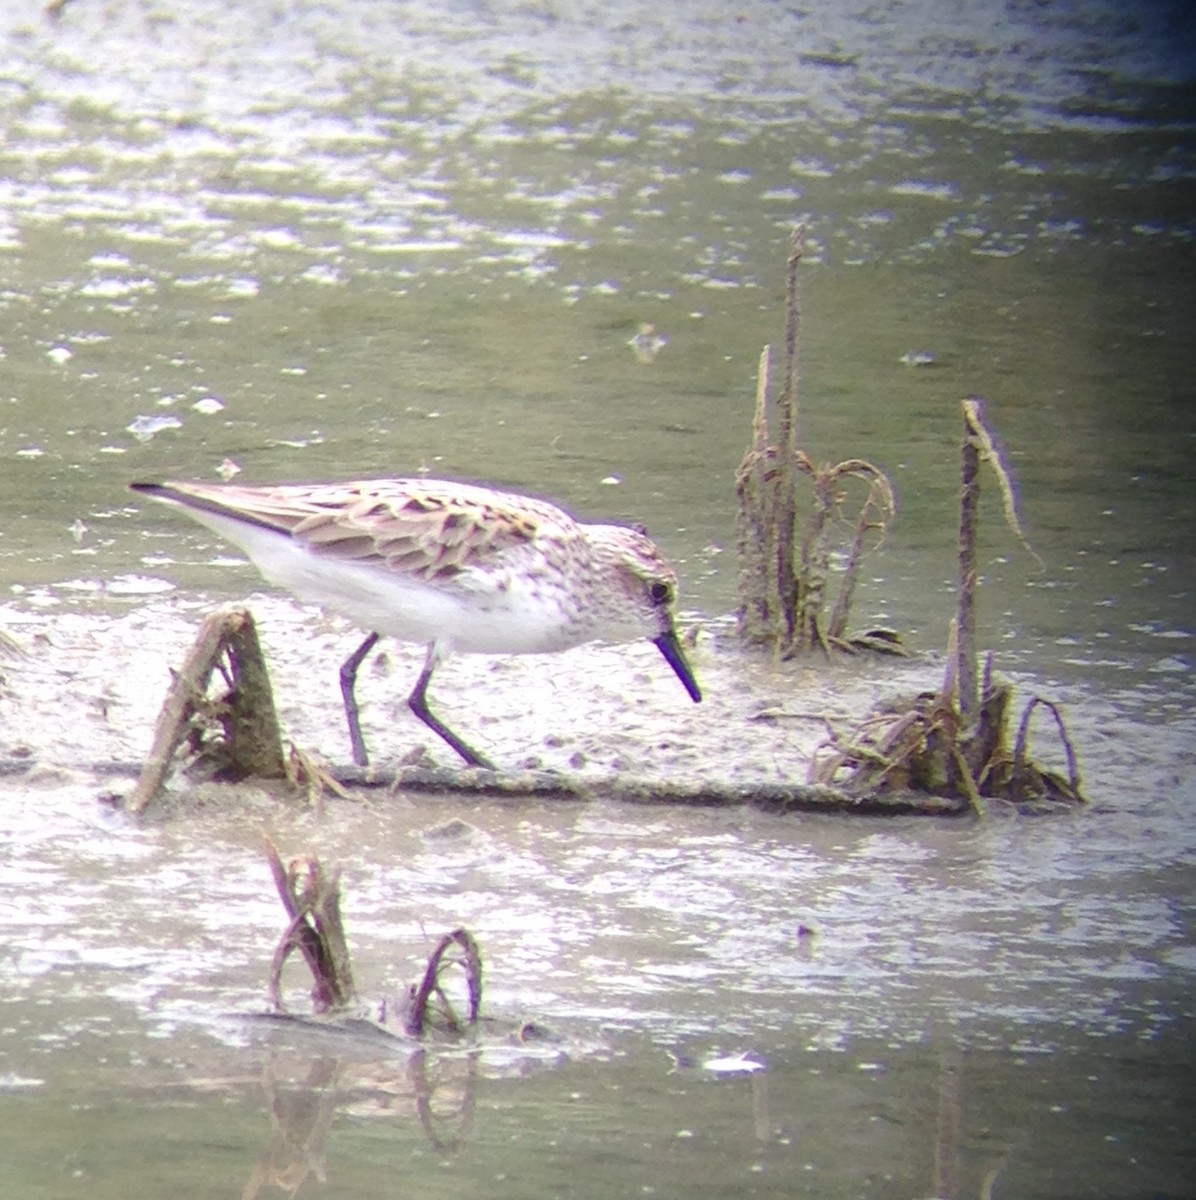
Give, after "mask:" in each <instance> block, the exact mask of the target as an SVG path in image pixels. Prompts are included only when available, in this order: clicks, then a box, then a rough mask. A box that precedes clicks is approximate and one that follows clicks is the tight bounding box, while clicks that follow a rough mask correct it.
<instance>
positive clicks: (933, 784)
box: [810, 396, 1084, 812]
mask: <svg viewBox="0 0 1196 1200" xmlns="http://www.w3.org/2000/svg"><path fill="white" fill-rule="evenodd" d="M962 410H963V440H962V446H961V452H960V456H961V464H962V465H961V489H960V518H959V551H958V569H959V577H958V609H957V613H956V616H955V619H954V620H953V621H952V623H951V629H950V633H949V635H948V646H947V663H946V667H945V669H944V674H943V682H942V686H941V687H940V688H939V690H938V691H937V692H935V693H932V694H927V695H923V696H920V697H918V698H917V700H916V701H915V702H914V703H913V704H912V705H911V706H910V707H908V708H907V709H905V710H903V711H895V712H890V713H880V714H876V715H874V716H873V717H870V718H869V719H868V720H867V721H865V722H864V723H863V724H861V725H860V726H859V728H858V729H857V730H856V731H855V732H854V733H853V734H852V735H850V736H849V737H847V738H832V739H831V741H830V742H829V743H828V745H827V746H826V747H824V750H825V753H824V755H823V756H821V757H819V756H817V755H816V756H815V758H814V761H813V762H812V764H811V772H810V777H811V779H812V780H815V781H817V782H821V783H832V782H833V783H836V784H838V785H839V786H842V787H845V788H846V789H847V790H848V791H850V792H853V793H859V792H867V793H872V794H874V793H878V792H885V791H891V790H894V789H896V790H909V789H912V790H914V791H918V792H927V793H932V794H935V795H947V796H960V797H962V798H964V799H966V800H967V801H968V803H969V804H970V805H971V807H972V808H973V810H974V811H977V812H979V811H981V798H982V797H989V798H993V799H1000V800H1007V801H1010V802H1012V803H1015V804H1032V803H1051V802H1054V803H1060V802H1061V803H1069V804H1076V803H1083V802H1084V795H1083V792H1082V791H1081V787H1080V773H1079V766H1078V763H1077V759H1076V753H1075V748H1074V747H1073V746H1072V743H1071V738H1070V737H1069V735H1068V732H1067V726H1066V724H1065V722H1064V719H1063V714H1062V713H1061V711H1060V709H1059V707H1058V705H1056V704H1054V703H1053V702H1052V701H1050V700H1046V699H1044V698H1042V697H1041V696H1035V697H1032V698H1031V699H1030V701H1029V702H1028V703H1027V705H1026V707H1025V709H1024V710H1023V712H1022V715H1021V717H1020V719H1019V721H1018V727H1017V734H1016V737H1015V739H1014V745H1013V749H1012V750H1010V749H1009V725H1010V718H1011V711H1010V710H1011V706H1012V702H1013V689H1012V687H1011V685H1010V684H1009V682H1008V681H1007V680H1002V679H1001V678H1000V677H999V676H998V675H996V673H995V672H994V670H993V661H992V655H991V654H988V655H986V656H985V657H984V662H983V665H981V662H980V656H979V652H978V650H977V646H976V594H977V581H978V573H977V568H976V535H977V520H978V512H979V499H980V467H981V465H982V464H987V465H988V466H989V467H990V468H991V469H992V471H993V473H994V475H995V476H996V478H997V481H998V483H999V486H1000V491H1001V498H1002V503H1003V507H1004V512H1005V519H1006V522H1007V523H1008V524H1009V526H1010V528H1011V529H1012V530H1013V531H1014V533H1015V534H1016V535H1017V536H1018V538H1019V539H1020V540H1021V541H1022V543H1023V545H1025V546H1026V549H1027V551H1028V552H1030V553H1033V551H1031V550H1030V549H1029V546H1028V544H1027V543H1026V539H1025V534H1024V533H1023V531H1022V527H1021V523H1020V521H1019V520H1018V516H1017V509H1016V505H1015V501H1014V491H1013V483H1012V480H1011V478H1010V475H1009V471H1008V469H1007V467H1006V466H1005V464H1004V461H1003V460H1002V457H1001V454H1000V452H999V450H998V449H997V444H996V440H995V438H994V437H993V435H992V432H991V430H990V429H989V428H988V425H987V423H986V421H985V417H984V405H983V401H982V400H981V399H980V398H979V397H975V396H972V397H969V398H967V399H966V400H964V401H963V402H962ZM1040 709H1041V710H1042V711H1043V712H1046V713H1048V714H1050V716H1051V717H1052V718H1053V721H1054V728H1055V730H1056V732H1057V733H1058V736H1059V740H1060V743H1061V745H1062V749H1063V754H1064V757H1065V760H1066V763H1067V774H1066V775H1061V774H1059V773H1057V772H1054V771H1050V770H1047V769H1046V768H1044V767H1041V766H1039V765H1038V764H1036V763H1035V762H1034V761H1033V760H1032V759H1031V758H1030V756H1029V752H1028V751H1029V734H1030V722H1031V719H1032V718H1033V716H1034V714H1035V713H1036V712H1038V711H1039V710H1040Z"/></svg>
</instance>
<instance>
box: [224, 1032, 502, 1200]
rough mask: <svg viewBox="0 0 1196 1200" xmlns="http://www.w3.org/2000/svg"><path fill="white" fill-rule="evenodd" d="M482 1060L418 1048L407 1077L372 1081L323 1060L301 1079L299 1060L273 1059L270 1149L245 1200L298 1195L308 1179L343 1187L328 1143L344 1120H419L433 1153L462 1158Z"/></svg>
mask: <svg viewBox="0 0 1196 1200" xmlns="http://www.w3.org/2000/svg"><path fill="white" fill-rule="evenodd" d="M480 1054H481V1051H480V1050H471V1051H469V1052H467V1053H465V1054H463V1055H455V1056H447V1055H446V1056H439V1055H431V1054H429V1053H427V1052H426V1051H425V1050H423V1049H416V1050H415V1051H414V1052H413V1053H412V1054H411V1055H410V1057H409V1058H408V1060H407V1064H406V1068H405V1071H404V1072H403V1073H399V1072H398V1071H397V1069H396V1070H393V1071H390V1072H386V1073H383V1071H382V1064H378V1065H377V1067H376V1068H375V1069H374V1070H373V1071H371V1072H370V1074H369V1076H368V1077H366V1075H365V1068H364V1067H363V1066H362V1065H360V1064H358V1065H357V1066H356V1067H354V1066H353V1065H351V1064H350V1063H348V1062H347V1061H345V1060H342V1059H338V1058H328V1057H317V1058H313V1059H311V1060H310V1061H309V1062H308V1063H307V1064H306V1074H304V1075H303V1077H302V1078H299V1077H297V1076H298V1073H299V1071H301V1070H303V1069H304V1068H302V1067H299V1066H298V1065H297V1064H296V1063H295V1062H294V1060H293V1059H291V1060H283V1059H280V1058H274V1057H270V1058H267V1059H266V1061H265V1063H264V1065H263V1067H262V1088H263V1090H264V1091H265V1094H266V1101H267V1104H268V1107H269V1113H270V1144H269V1145H268V1147H267V1148H266V1149H265V1150H264V1151H263V1152H262V1156H261V1158H260V1160H259V1161H258V1162H257V1164H256V1165H255V1166H254V1168H253V1170H252V1171H251V1172H250V1175H249V1180H248V1182H247V1183H246V1184H245V1187H244V1190H243V1191H242V1193H241V1195H242V1200H254V1198H255V1197H256V1196H258V1195H259V1193H261V1192H262V1190H263V1189H267V1188H272V1189H277V1190H279V1191H283V1192H286V1193H287V1194H288V1195H291V1196H294V1195H295V1194H297V1193H298V1191H299V1189H300V1188H301V1187H302V1186H303V1184H304V1183H305V1182H306V1181H307V1180H308V1179H309V1178H314V1179H315V1180H316V1181H318V1182H320V1183H331V1184H332V1185H333V1186H336V1184H337V1180H335V1179H330V1178H329V1172H328V1141H329V1138H330V1136H334V1134H333V1132H332V1130H333V1122H334V1118H336V1117H338V1116H341V1115H343V1114H352V1115H353V1116H355V1117H358V1118H360V1117H370V1118H373V1119H378V1118H386V1119H395V1118H398V1119H406V1118H408V1117H410V1116H411V1115H412V1114H413V1113H414V1115H415V1116H417V1117H418V1120H419V1127H420V1129H421V1131H422V1132H423V1135H424V1137H425V1138H426V1139H427V1141H428V1144H429V1145H430V1146H431V1147H432V1148H433V1149H434V1150H436V1151H437V1152H438V1153H440V1154H444V1155H450V1156H451V1155H454V1154H459V1153H460V1152H461V1151H462V1150H464V1149H465V1147H466V1145H467V1143H468V1141H469V1136H470V1133H471V1132H472V1130H473V1122H474V1109H475V1106H476V1102H477V1085H478V1059H479V1056H480ZM284 1070H285V1072H286V1074H285V1076H284V1075H283V1073H282V1072H283V1071H284Z"/></svg>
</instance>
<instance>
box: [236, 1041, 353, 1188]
mask: <svg viewBox="0 0 1196 1200" xmlns="http://www.w3.org/2000/svg"><path fill="white" fill-rule="evenodd" d="M340 1075H341V1064H340V1063H339V1062H338V1061H337V1060H336V1059H332V1058H317V1059H315V1060H313V1061H312V1062H311V1063H310V1065H309V1066H308V1070H307V1076H306V1078H305V1079H303V1080H302V1081H301V1082H297V1083H296V1082H288V1083H283V1082H280V1080H279V1079H278V1077H277V1075H276V1073H275V1068H274V1066H273V1065H272V1064H271V1063H270V1062H267V1063H266V1064H265V1066H264V1067H263V1068H262V1088H263V1090H264V1091H265V1093H266V1101H267V1103H268V1105H269V1109H270V1145H269V1146H268V1147H267V1149H266V1150H265V1151H264V1152H263V1153H262V1157H261V1159H260V1160H259V1161H258V1163H257V1165H256V1166H255V1167H254V1168H253V1170H252V1171H251V1172H250V1175H249V1180H248V1182H247V1183H246V1184H245V1188H244V1190H243V1191H242V1192H241V1197H242V1200H255V1197H256V1196H257V1195H258V1194H259V1193H260V1192H261V1191H262V1189H263V1188H277V1189H278V1190H279V1191H283V1192H286V1193H287V1194H288V1195H291V1196H293V1195H295V1194H296V1193H297V1192H298V1191H299V1189H300V1188H301V1187H302V1186H303V1184H304V1183H305V1182H306V1180H307V1178H308V1176H314V1177H315V1178H316V1179H317V1180H318V1181H319V1182H320V1183H325V1182H327V1180H328V1163H327V1151H326V1146H325V1143H326V1142H327V1139H328V1130H329V1127H330V1126H331V1124H332V1118H333V1115H334V1113H335V1111H336V1095H337V1093H336V1089H337V1085H338V1083H339V1081H340Z"/></svg>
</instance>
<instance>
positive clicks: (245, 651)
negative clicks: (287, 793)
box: [125, 606, 287, 813]
mask: <svg viewBox="0 0 1196 1200" xmlns="http://www.w3.org/2000/svg"><path fill="white" fill-rule="evenodd" d="M216 671H219V672H220V674H221V676H222V677H223V679H224V681H225V683H226V684H227V687H228V691H227V692H226V693H225V694H224V695H223V696H221V697H219V698H218V699H214V700H213V699H210V698H209V697H208V694H207V692H208V685H209V683H210V681H211V678H212V675H213V673H214V672H216ZM173 674H174V678H173V682H172V683H171V686H170V691H169V692H168V694H167V697H166V700H165V702H164V703H163V705H162V709H161V711H160V712H159V714H158V721H157V724H156V725H155V726H154V740H153V745H152V747H151V749H150V753H149V757H148V758H147V759H146V761H145V764H144V766H143V767H142V769H141V774H140V777H139V779H138V780H137V786H136V788H135V789H134V791H133V793H132V795H131V796H130V797H129V798H128V800H127V801H126V803H125V807H126V808H127V809H128V811H129V812H133V813H139V812H142V811H144V809H145V808H146V806H147V805H148V804H149V803H150V802H151V801H152V800H153V799H154V798H155V797H156V796H157V795H158V793H159V792H160V791H161V789H162V787H163V785H164V784H165V782H166V777H167V775H168V774H169V772H170V767H171V764H172V763H173V761H174V758H175V755H176V754H177V753H178V751H179V749H180V747H181V746H182V745H183V743H184V742H186V743H188V745H189V747H190V750H191V752H192V753H193V754H194V755H200V754H202V755H204V756H205V757H207V758H208V759H209V761H211V762H212V763H213V764H214V766H215V773H216V774H217V775H218V776H219V777H220V778H224V779H232V780H236V779H248V778H258V779H280V778H283V777H284V776H285V775H286V773H287V770H286V763H285V762H284V760H283V754H282V737H281V734H280V733H279V727H278V716H277V714H276V713H275V710H274V695H273V692H272V691H271V688H270V676H269V672H268V671H267V670H266V663H265V659H264V658H263V657H262V649H261V644H260V643H259V641H258V636H257V628H256V627H255V625H254V623H253V617H252V616H251V615H250V613H249V611H248V610H247V609H245V608H238V607H233V606H228V607H225V608H220V609H217V610H216V611H215V612H214V613H212V614H211V615H210V616H208V617H207V618H206V619H205V620H204V622H203V624H202V625H201V626H200V629H199V633H198V634H197V635H196V638H195V643H194V644H193V645H192V647H191V649H190V651H189V652H188V653H187V657H186V659H185V660H184V662H183V666H182V668H181V669H180V670H179V671H178V672H175V673H173ZM212 729H219V731H220V732H219V735H218V736H217V737H216V738H215V739H212V738H209V737H208V736H207V735H208V733H209V732H210V731H211V730H212Z"/></svg>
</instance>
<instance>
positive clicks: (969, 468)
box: [955, 396, 982, 732]
mask: <svg viewBox="0 0 1196 1200" xmlns="http://www.w3.org/2000/svg"><path fill="white" fill-rule="evenodd" d="M969 404H972V405H974V406H975V409H976V416H980V415H981V414H980V406H981V404H982V401H981V400H980V399H979V398H978V397H974V396H973V397H971V398H970V399H969V400H965V401H964V422H963V443H962V445H961V446H960V452H959V457H960V491H959V608H958V610H957V614H956V618H955V636H956V641H955V685H956V696H957V703H958V705H959V715H960V717H961V718H962V719H963V729H964V731H965V732H966V731H967V730H968V728H969V727H970V725H971V723H972V722H973V721H974V720H975V718H976V712H977V710H978V709H979V707H980V684H979V674H978V669H977V662H976V525H977V519H978V513H979V507H980V449H979V447H978V446H977V444H976V434H975V423H976V422H975V420H974V419H969V418H970V417H971V416H972V414H971V413H969V411H968V407H967V406H968V405H969Z"/></svg>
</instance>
